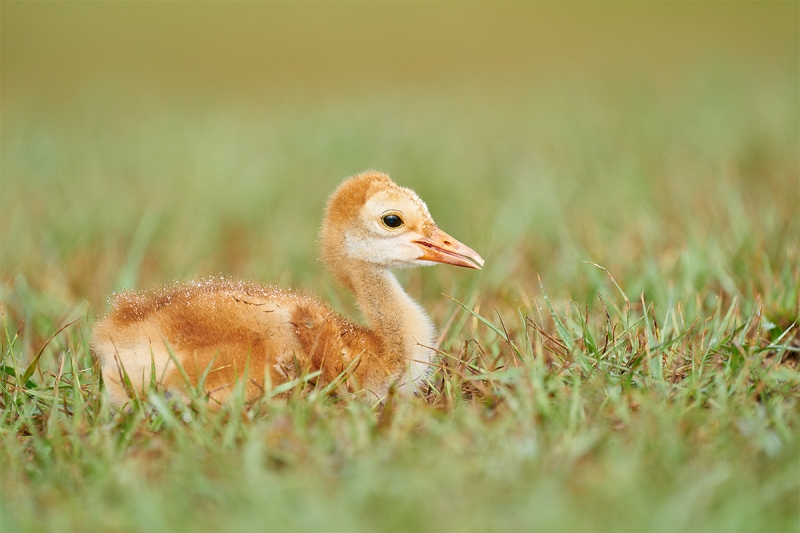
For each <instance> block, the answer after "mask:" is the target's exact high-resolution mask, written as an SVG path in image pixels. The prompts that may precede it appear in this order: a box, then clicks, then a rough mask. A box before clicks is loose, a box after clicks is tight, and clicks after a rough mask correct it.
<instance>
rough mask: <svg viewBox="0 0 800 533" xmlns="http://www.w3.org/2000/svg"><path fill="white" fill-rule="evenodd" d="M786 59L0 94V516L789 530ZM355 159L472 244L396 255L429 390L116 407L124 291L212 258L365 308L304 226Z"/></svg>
mask: <svg viewBox="0 0 800 533" xmlns="http://www.w3.org/2000/svg"><path fill="white" fill-rule="evenodd" d="M786 65H789V67H790V68H784V67H786ZM786 65H783V66H782V67H781V68H775V66H774V65H766V64H765V65H761V66H760V67H754V66H753V65H748V66H747V67H746V68H745V67H741V66H736V65H734V64H728V65H727V66H726V64H725V63H724V62H721V63H715V64H713V65H711V66H709V65H703V66H702V68H697V69H688V70H684V71H680V72H677V73H676V74H675V75H674V76H662V77H660V78H653V79H648V78H647V77H646V76H643V77H642V78H641V79H637V80H631V79H623V78H619V77H615V76H613V75H609V77H607V78H605V79H603V80H602V81H598V80H594V81H593V82H592V83H591V84H590V85H587V86H582V85H581V83H580V82H581V80H580V79H571V78H568V77H566V78H554V79H551V80H539V82H537V83H536V84H527V83H522V84H518V85H516V86H514V85H508V86H505V87H504V88H498V87H495V86H493V85H492V84H486V85H481V84H472V85H470V86H469V87H462V86H457V85H447V84H446V83H445V84H444V85H437V86H435V87H424V88H421V86H420V85H410V86H409V87H405V88H403V89H402V90H400V89H398V90H396V91H383V92H380V94H375V95H372V96H371V97H367V98H363V99H351V100H348V99H334V100H325V99H320V100H315V101H299V102H295V103H294V104H287V107H283V108H281V109H278V108H276V107H271V106H269V105H260V104H252V103H247V102H244V101H242V102H227V103H225V105H221V104H220V103H219V102H218V101H217V102H215V103H210V104H209V103H208V102H203V101H202V99H196V100H193V99H191V98H177V97H176V98H173V99H170V97H169V95H166V96H165V95H159V96H155V95H153V94H150V95H149V96H146V97H141V98H139V99H138V100H137V99H134V100H131V101H126V102H125V104H124V105H122V104H120V102H115V101H108V100H104V99H103V98H102V97H99V95H103V94H108V91H107V89H108V88H107V87H105V88H103V87H100V88H98V89H96V91H97V92H96V93H91V92H89V93H82V94H81V96H80V97H77V98H72V99H70V100H68V101H67V102H62V103H61V104H59V105H58V106H55V107H53V108H48V109H41V108H37V107H36V106H25V105H16V106H10V107H6V108H4V116H3V124H2V126H3V137H2V195H1V196H0V207H1V209H0V211H2V224H1V225H0V237H1V238H2V241H1V242H2V254H0V282H2V285H0V299H1V300H0V301H1V303H2V326H3V327H2V331H0V334H1V335H2V355H0V357H2V362H0V374H1V375H2V380H0V408H1V409H2V412H0V468H2V476H0V495H1V497H0V524H1V525H2V529H3V530H4V531H15V530H29V531H30V530H50V531H63V530H103V531H107V530H114V531H116V530H126V531H130V530H138V531H155V530H163V531H176V530H231V531H233V530H241V531H252V530H326V531H332V530H369V531H384V530H386V531H388V530H419V531H443V530H449V531H469V530H473V531H484V530H505V531H517V530H520V531H521V530H620V529H623V530H642V531H665V530H669V531H675V530H696V531H700V530H703V531H709V530H715V531H753V530H760V531H764V530H770V531H797V530H798V529H800V514H799V513H800V502H799V501H798V494H799V493H800V371H798V355H800V336H799V335H798V323H797V321H798V317H800V218H799V217H797V212H798V204H799V203H800V198H798V176H800V172H799V169H798V164H800V163H798V160H799V159H800V158H799V157H798V138H799V136H798V99H797V83H798V76H797V65H796V62H794V63H786ZM128 89H130V88H128ZM144 92H145V91H142V93H144ZM370 166H373V167H378V168H381V169H384V170H387V171H389V172H390V173H391V174H392V176H393V177H394V178H395V179H396V180H397V181H398V182H400V183H402V184H404V185H408V186H411V187H413V188H414V189H416V190H417V191H418V192H419V193H420V194H421V195H422V197H423V198H424V199H426V201H427V202H428V205H429V207H430V209H431V212H432V214H433V216H434V217H435V218H436V220H437V222H438V223H439V224H440V226H441V227H442V228H443V229H445V230H446V231H448V232H450V233H451V234H452V235H454V236H455V237H456V238H458V239H460V240H463V242H465V243H468V244H469V245H470V246H472V247H474V248H475V249H476V250H478V251H479V252H480V253H481V254H482V255H483V256H484V257H485V258H486V260H487V263H486V268H485V270H484V271H483V272H481V273H479V274H476V273H472V272H462V271H458V270H456V269H447V268H444V267H440V268H435V269H427V270H424V271H415V272H404V273H402V279H403V281H404V283H405V284H406V285H407V286H408V287H409V291H410V292H411V294H412V295H413V296H414V297H415V298H417V299H419V300H420V301H421V302H422V304H423V305H424V306H425V307H426V308H427V309H428V310H429V311H430V312H431V314H432V315H433V318H434V320H435V322H436V323H437V324H438V325H439V327H440V330H441V331H442V342H441V346H440V348H441V351H442V359H441V362H442V365H441V368H439V369H438V370H437V373H436V374H435V376H434V379H433V380H432V383H431V390H430V391H429V393H428V394H427V396H426V397H425V398H419V399H417V400H415V401H411V402H407V403H402V402H397V401H389V402H387V403H386V404H384V405H380V406H372V405H367V404H364V403H362V402H358V401H347V400H346V399H336V398H329V397H324V396H321V395H319V394H317V393H316V392H315V391H313V390H310V389H308V388H303V387H298V388H297V389H296V390H295V393H294V395H293V397H292V398H290V399H289V400H287V401H286V402H270V401H268V400H265V401H263V402H259V403H257V404H256V405H252V406H244V405H240V404H237V403H235V402H234V404H232V405H230V406H228V408H227V409H225V410H224V411H222V412H218V413H214V412H209V411H208V410H207V409H206V407H205V404H204V403H203V401H202V399H197V401H196V402H195V403H193V404H192V405H191V406H189V407H185V408H178V409H177V410H174V409H171V408H169V407H167V406H166V405H165V404H164V401H163V399H161V398H160V397H159V396H158V395H157V394H155V395H153V396H152V397H151V407H150V408H145V407H143V406H140V407H139V408H136V409H134V410H132V411H131V412H128V413H116V414H115V413H112V412H111V411H110V410H109V407H108V405H107V404H106V402H105V399H104V396H103V394H102V391H101V384H100V381H99V375H98V373H96V372H95V370H94V369H93V367H92V363H91V357H90V354H89V352H88V346H87V339H88V336H89V331H90V327H91V325H92V323H93V322H94V320H95V319H96V316H97V314H99V313H102V312H103V311H104V309H105V305H106V303H105V297H106V295H107V294H108V293H109V292H111V291H113V290H117V289H120V288H148V287H153V286H157V285H159V284H163V283H167V282H169V281H172V280H173V279H176V278H183V279H185V278H189V277H192V276H201V275H215V274H218V273H224V274H227V275H231V276H235V277H242V278H247V279H252V280H256V281H262V282H270V283H280V284H291V285H295V286H299V287H302V288H305V289H308V290H310V291H313V292H316V293H318V294H320V295H321V296H324V297H325V298H328V299H330V300H331V301H332V302H333V303H334V305H335V306H336V307H337V308H338V309H339V310H341V311H342V312H344V313H346V314H349V315H350V316H357V313H356V310H355V309H354V306H353V304H352V301H351V300H349V299H348V297H347V296H345V295H342V294H341V293H340V292H339V291H337V290H336V289H335V288H334V287H333V285H332V283H331V282H330V281H329V280H328V278H326V277H324V276H323V275H322V273H321V272H320V270H319V268H320V267H319V265H318V264H317V262H316V261H315V258H316V250H315V238H316V231H317V225H318V223H319V218H320V213H321V210H322V206H323V204H324V201H325V198H326V195H327V193H328V192H329V191H330V190H332V189H333V187H334V186H335V185H336V184H337V183H338V182H339V181H340V180H341V179H343V178H344V177H345V176H347V175H349V174H352V173H355V172H358V171H360V170H363V169H364V168H366V167H370ZM442 293H445V294H447V295H449V296H451V297H452V298H453V299H455V300H456V301H454V300H453V299H450V298H446V297H444V296H442V295H441V294H442ZM76 319H77V321H75V322H73V320H76ZM65 326H66V327H65ZM61 328H64V329H63V330H62V329H61Z"/></svg>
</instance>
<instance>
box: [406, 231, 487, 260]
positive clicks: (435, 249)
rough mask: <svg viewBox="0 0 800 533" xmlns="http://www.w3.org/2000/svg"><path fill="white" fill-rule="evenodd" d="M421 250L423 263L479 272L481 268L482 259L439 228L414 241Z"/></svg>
mask: <svg viewBox="0 0 800 533" xmlns="http://www.w3.org/2000/svg"><path fill="white" fill-rule="evenodd" d="M414 244H416V245H417V246H419V247H420V248H422V256H421V257H420V258H419V259H422V260H423V261H435V262H436V263H445V264H447V265H455V266H461V267H467V268H474V269H475V270H480V269H481V267H483V258H482V257H481V256H480V255H478V252H476V251H475V250H473V249H472V248H470V247H469V246H466V245H464V244H461V243H460V242H458V241H457V240H455V239H454V238H452V237H451V236H450V235H448V234H447V233H445V232H443V231H442V230H440V229H439V228H434V230H433V233H432V234H431V235H430V236H429V237H426V238H424V239H419V240H416V241H414Z"/></svg>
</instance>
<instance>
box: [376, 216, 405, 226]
mask: <svg viewBox="0 0 800 533" xmlns="http://www.w3.org/2000/svg"><path fill="white" fill-rule="evenodd" d="M381 220H383V225H384V226H386V227H387V228H392V229H396V228H399V227H400V226H402V225H403V219H402V218H400V217H399V216H398V215H395V214H389V215H383V218H382V219H381Z"/></svg>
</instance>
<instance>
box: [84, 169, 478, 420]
mask: <svg viewBox="0 0 800 533" xmlns="http://www.w3.org/2000/svg"><path fill="white" fill-rule="evenodd" d="M319 244H320V258H321V260H322V262H323V263H324V265H325V266H326V267H327V269H328V271H329V272H330V273H331V274H332V275H333V277H334V278H335V279H336V280H337V281H338V282H339V283H340V284H341V285H342V286H343V287H344V288H345V289H347V290H348V291H350V292H351V293H352V294H353V296H354V299H355V302H356V304H357V307H358V308H359V310H360V312H361V314H362V315H363V319H364V323H358V322H354V321H351V320H349V319H348V318H346V317H344V316H343V315H341V314H339V313H338V312H336V311H334V310H333V309H332V308H331V306H330V305H328V304H327V303H325V302H323V301H321V300H319V299H317V298H316V297H314V296H311V295H309V294H307V293H305V292H301V291H298V290H294V289H287V288H283V287H278V286H272V285H260V284H256V283H253V282H248V281H240V280H235V279H232V278H228V277H224V276H217V277H208V278H200V279H196V280H193V281H189V282H184V283H174V284H173V285H169V286H166V287H164V288H160V289H154V290H149V291H142V292H137V291H123V292H119V293H115V294H114V295H112V297H111V298H110V303H111V306H110V311H109V312H108V313H107V314H106V315H105V316H104V317H102V318H100V319H99V320H97V322H96V323H95V325H94V327H93V330H92V337H91V342H90V346H91V351H92V353H93V355H94V357H95V359H96V361H97V363H98V364H99V367H100V370H101V373H102V378H103V384H104V385H103V386H104V388H105V390H106V392H107V395H108V399H109V401H110V404H111V405H112V406H114V407H121V406H124V405H126V404H128V403H129V402H131V400H133V399H137V398H138V399H141V400H146V399H147V394H148V391H149V390H151V389H152V387H153V385H155V386H156V388H157V389H158V390H163V391H164V392H165V395H168V396H170V397H172V396H177V397H179V398H182V399H183V400H184V401H189V398H190V394H189V391H190V390H194V391H195V393H199V394H202V395H204V397H205V398H207V400H208V405H211V406H216V407H221V406H223V405H224V404H225V402H226V401H228V400H229V398H230V397H231V395H232V394H233V393H234V391H235V390H237V385H238V386H239V387H240V389H239V390H240V391H243V392H244V397H245V400H246V401H247V402H253V401H255V400H256V399H258V398H259V397H262V396H264V395H265V394H266V393H269V392H270V391H276V390H280V389H277V387H280V386H281V385H282V384H287V385H291V384H292V383H293V382H294V383H298V382H301V381H302V380H303V379H304V376H314V378H313V380H310V381H312V382H313V384H314V385H315V386H316V387H330V388H331V389H333V390H335V391H336V392H337V393H347V394H350V395H351V396H361V397H363V398H366V399H372V400H377V401H378V402H380V401H384V400H385V398H386V396H387V394H389V391H390V390H393V391H396V393H397V394H398V395H399V396H401V397H412V396H414V395H415V394H417V393H418V392H419V391H420V390H421V389H422V388H423V387H424V386H425V384H426V383H427V382H428V377H429V376H430V374H431V373H432V371H433V369H434V367H435V365H436V362H435V359H436V349H435V347H434V345H435V335H436V330H435V327H434V325H433V323H432V321H431V319H430V317H429V316H428V314H427V313H426V312H425V310H424V309H423V308H422V307H421V306H420V305H419V304H418V303H417V302H416V301H414V300H413V299H412V298H411V297H410V296H409V295H408V294H407V293H406V292H405V291H404V290H403V288H402V287H401V285H400V283H399V282H398V281H397V278H396V277H395V276H394V274H393V272H392V270H394V269H397V268H404V267H416V266H426V265H434V264H448V265H454V266H459V267H466V268H470V269H476V270H481V269H482V267H483V266H484V260H483V258H482V257H481V256H480V255H479V254H478V253H477V252H475V251H474V250H472V249H471V248H469V247H468V246H466V245H465V244H462V243H461V242H459V241H457V240H456V239H455V238H453V237H451V236H450V235H448V234H447V233H445V232H444V231H442V230H440V229H439V228H438V226H437V225H436V223H435V222H434V220H433V218H432V217H431V214H430V212H429V211H428V207H427V206H426V204H425V202H423V201H422V200H421V199H420V197H419V196H418V195H417V194H416V193H415V192H414V191H413V190H411V189H409V188H406V187H402V186H400V185H397V184H396V183H395V182H394V181H392V179H391V178H390V177H389V176H388V175H387V174H385V173H382V172H379V171H374V170H369V171H365V172H362V173H360V174H357V175H354V176H352V177H349V178H347V179H346V180H345V181H343V182H342V183H341V184H340V185H339V186H338V188H336V189H335V190H334V192H333V193H332V194H331V196H330V197H329V198H328V202H327V205H326V207H325V212H324V217H323V221H322V225H321V228H320V231H319ZM297 380H300V381H297ZM285 388H286V385H285ZM283 394H284V395H286V394H288V393H286V392H284V393H283ZM276 395H279V394H276ZM201 397H202V396H201Z"/></svg>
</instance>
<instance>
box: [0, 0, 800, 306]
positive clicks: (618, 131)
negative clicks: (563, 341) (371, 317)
mask: <svg viewBox="0 0 800 533" xmlns="http://www.w3.org/2000/svg"><path fill="white" fill-rule="evenodd" d="M0 10H1V12H0V15H1V17H0V23H2V33H1V35H0V39H1V42H0V45H1V48H0V54H1V56H0V59H1V62H0V68H1V69H2V72H0V75H1V76H0V80H1V83H2V88H1V89H2V94H1V98H2V101H1V102H0V105H1V109H0V111H2V115H1V119H0V127H1V131H0V135H1V139H2V148H1V149H2V152H1V154H0V155H1V156H2V159H0V212H1V213H2V215H1V217H0V246H1V247H2V250H0V282H2V291H3V292H2V297H3V300H4V307H5V309H6V312H12V313H18V314H21V315H25V314H26V311H25V309H29V308H32V307H36V309H38V310H39V311H40V312H41V313H42V316H46V317H50V318H49V320H52V321H53V322H58V321H60V320H61V319H62V318H63V317H65V316H66V315H68V314H70V313H73V312H75V310H76V309H78V310H79V312H88V313H89V314H90V315H94V314H96V313H98V312H102V311H103V309H104V308H105V305H106V303H105V297H106V295H107V294H108V293H109V292H110V291H112V290H116V289H120V288H133V287H135V288H150V287H154V286H157V285H159V284H163V283H167V282H169V281H171V280H174V279H179V278H180V279H186V278H189V277H192V276H198V275H210V274H217V273H224V274H226V275H231V276H235V277H244V278H248V279H253V280H256V281H261V282H275V283H284V284H294V285H298V286H301V287H305V288H308V289H310V290H313V291H315V292H323V293H325V292H327V293H328V296H329V297H331V298H337V296H336V295H337V294H338V293H337V292H335V291H333V290H332V289H331V287H332V283H331V282H330V280H329V279H327V278H325V277H324V276H322V275H321V268H320V265H318V264H317V263H316V257H317V251H316V242H315V241H316V232H317V229H318V225H319V220H320V216H321V212H322V207H323V205H324V202H325V200H326V197H327V195H328V194H329V192H330V191H331V190H333V188H334V187H335V186H336V185H337V184H338V183H339V182H340V181H341V180H342V179H344V178H345V177H346V176H348V175H351V174H354V173H356V172H359V171H361V170H364V169H367V168H377V169H381V170H384V171H387V172H389V173H390V174H391V175H392V176H393V177H394V178H395V180H396V181H398V182H399V183H401V184H403V185H407V186H410V187H412V188H414V189H415V190H417V191H418V192H419V193H420V195H421V196H422V197H423V198H424V199H425V200H426V201H427V203H428V205H429V207H430V209H431V212H432V214H433V216H434V218H435V219H436V220H437V222H438V223H439V225H440V227H442V228H443V229H444V230H445V231H447V232H449V233H451V234H452V235H453V236H455V237H456V238H458V239H460V240H462V241H463V242H465V243H467V244H469V245H470V246H472V247H473V248H475V249H476V250H478V251H480V253H482V254H483V255H484V257H485V258H486V260H487V267H486V269H485V271H484V272H483V273H481V274H480V275H479V277H477V276H476V275H475V274H474V273H470V272H462V271H460V270H456V269H445V268H438V269H433V270H431V269H428V270H426V272H425V273H424V274H423V273H417V272H414V273H404V274H403V276H404V281H405V282H407V283H408V284H409V285H410V287H411V291H412V293H413V294H414V295H415V296H418V297H423V298H429V302H430V300H431V299H432V300H437V299H440V298H438V294H439V293H440V292H447V293H448V294H453V295H454V296H456V297H461V298H466V297H467V296H469V294H470V292H471V291H474V290H475V288H476V287H477V288H479V289H480V290H481V291H484V292H485V293H486V294H492V295H494V296H495V297H496V298H498V299H501V300H502V299H505V300H506V301H508V302H510V303H514V304H516V305H519V303H525V302H526V300H527V298H529V297H531V296H532V295H535V294H537V291H538V281H537V275H541V276H542V279H543V280H544V282H545V283H546V285H547V286H548V287H549V291H550V292H551V296H553V295H555V296H559V297H564V298H568V299H572V298H575V299H580V298H584V297H591V295H592V294H594V293H595V292H596V290H597V287H598V286H599V285H600V284H603V283H606V282H607V279H606V277H605V274H604V273H603V272H602V271H600V270H598V269H596V268H594V267H591V266H589V265H587V264H586V263H585V262H584V261H592V262H596V263H599V264H601V265H603V266H605V267H607V268H608V269H609V270H610V271H611V272H613V273H614V275H615V277H616V279H617V281H619V282H620V283H621V284H623V285H624V286H625V287H626V290H629V292H630V294H637V293H638V292H639V291H643V290H644V291H649V292H648V294H649V295H650V297H652V298H655V299H657V300H658V299H659V298H662V299H667V298H675V297H681V296H682V295H684V294H694V292H691V291H698V290H700V291H707V292H708V293H712V292H714V293H720V292H722V293H724V294H728V295H737V294H747V295H750V296H752V295H753V294H754V293H759V294H761V293H763V292H765V291H767V292H768V291H770V290H773V291H774V290H777V289H775V288H774V287H775V285H776V280H778V281H780V279H782V278H781V276H784V277H785V276H786V275H787V274H786V273H787V272H788V275H789V276H794V272H796V269H795V270H792V267H791V265H792V264H794V265H796V264H797V263H798V261H800V257H799V255H800V254H798V244H797V242H798V240H800V230H798V223H797V220H796V219H797V218H798V217H796V213H797V212H798V208H800V181H798V180H799V178H798V160H800V153H799V151H800V148H799V146H800V141H798V124H799V123H800V114H799V113H798V100H799V99H798V96H799V94H800V91H799V87H800V76H799V74H798V73H799V71H800V55H799V52H798V50H799V49H800V32H799V31H798V26H799V22H798V21H799V20H800V4H798V3H797V2H666V3H662V2H602V3H595V2H591V3H584V2H570V3H555V2H536V3H516V2H515V3H505V2H504V3H449V2H448V3H417V2H403V3H394V2H392V3H383V2H382V3H360V2H358V3H340V2H326V3H271V2H270V3H266V2H265V3H260V2H259V3H256V2H234V3H227V2H226V3H223V2H168V3H160V2H159V3H156V2H113V3H104V2H69V1H66V2H11V1H4V2H2V4H0ZM753 250H759V251H760V252H763V253H761V254H760V255H758V256H757V257H756V256H754V255H753V253H752V251H753ZM787 268H789V270H788V271H787V270H786V269H787ZM423 280H424V281H423ZM779 284H780V283H779ZM770 287H772V289H770ZM702 294H705V293H702V292H701V298H702ZM773 296H774V298H773V299H775V300H776V301H777V300H780V301H784V300H785V299H786V298H788V300H786V301H788V302H789V304H785V305H791V302H792V301H793V300H792V298H793V297H792V295H789V296H788V297H787V296H786V295H780V294H773ZM765 297H766V298H767V299H769V298H770V296H769V295H767V296H765ZM781 298H783V299H784V300H781ZM87 304H88V307H86V306H87ZM344 305H345V306H347V305H348V304H347V302H346V301H345V302H344ZM435 305H439V304H433V303H432V305H431V306H429V307H434V308H435ZM441 305H446V304H444V303H443V304H441ZM447 305H449V304H447ZM781 305H784V304H781ZM434 314H435V312H434Z"/></svg>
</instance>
